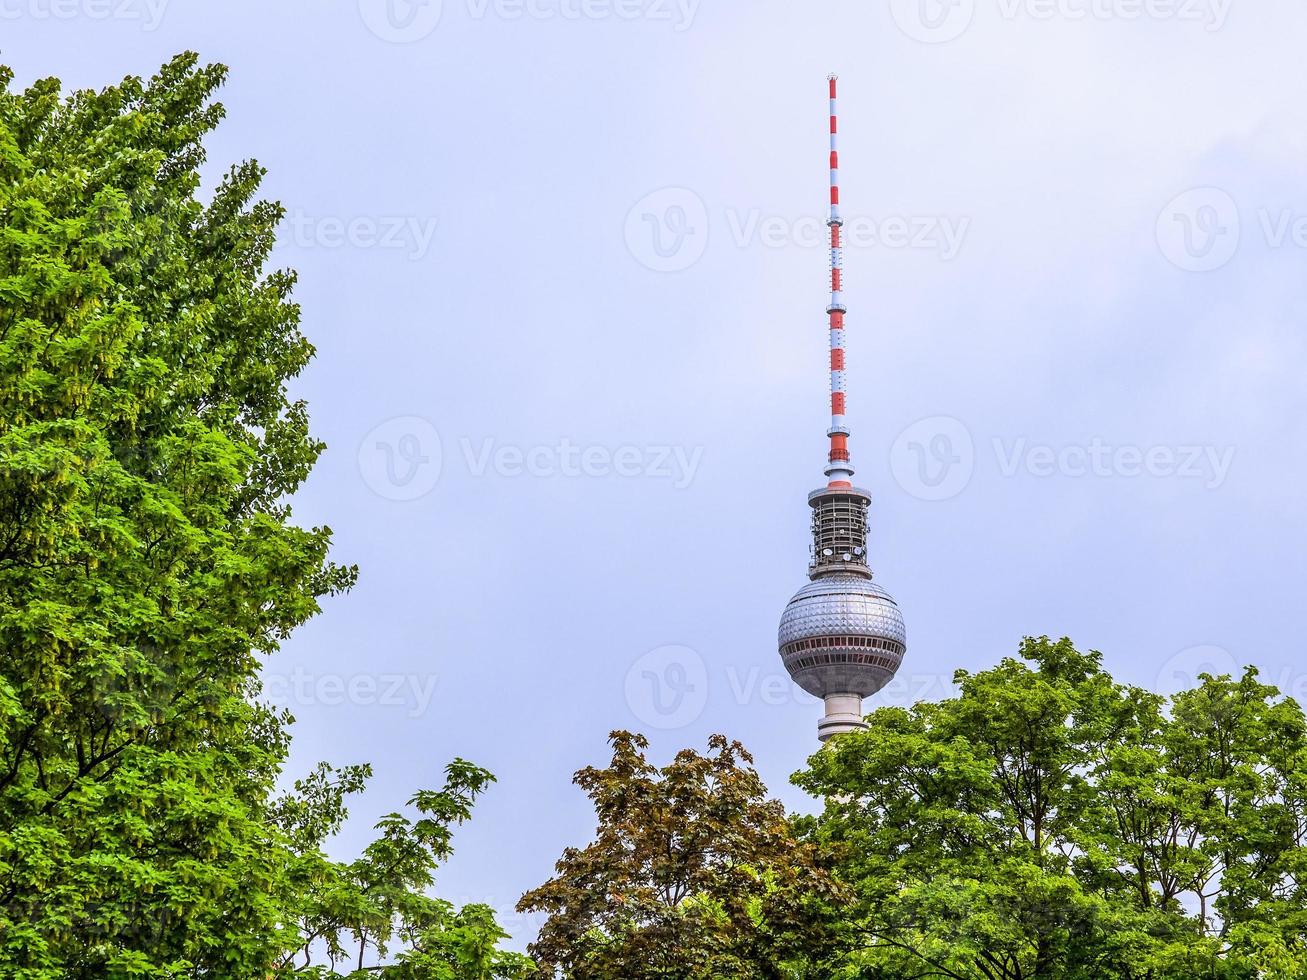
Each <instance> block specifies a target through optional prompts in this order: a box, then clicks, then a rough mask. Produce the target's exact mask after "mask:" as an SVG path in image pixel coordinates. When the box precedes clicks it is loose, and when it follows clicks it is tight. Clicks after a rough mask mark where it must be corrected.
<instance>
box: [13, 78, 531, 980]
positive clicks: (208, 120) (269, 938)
mask: <svg viewBox="0 0 1307 980" xmlns="http://www.w3.org/2000/svg"><path fill="white" fill-rule="evenodd" d="M224 75H225V69H223V68H222V67H221V66H207V67H206V66H200V65H199V64H198V61H197V59H196V57H195V56H194V55H184V56H180V57H178V58H176V59H174V60H173V61H172V62H171V63H169V64H168V65H166V66H164V68H163V69H162V70H161V71H160V72H159V74H158V75H157V76H155V77H154V78H153V79H151V80H150V81H149V82H144V81H142V80H141V79H138V78H128V79H126V80H124V81H123V82H122V83H121V84H119V85H117V86H113V87H109V88H106V89H104V90H103V91H100V92H91V91H84V92H77V93H75V94H73V95H71V96H69V97H64V96H63V95H62V94H61V92H60V86H59V83H58V81H57V80H56V79H46V80H43V81H39V82H37V83H35V84H33V85H32V86H31V87H30V88H28V89H27V90H25V91H21V92H17V91H11V90H10V82H11V80H12V73H11V72H9V70H8V69H0V974H2V975H4V976H5V977H12V978H16V980H46V978H56V977H58V978H78V977H88V978H89V977H106V976H108V977H139V978H153V977H169V978H175V977H184V976H194V977H200V976H203V977H224V978H246V977H249V978H255V977H257V978H260V980H266V978H267V977H268V976H270V975H271V971H272V970H273V969H274V968H277V967H278V965H280V966H281V968H282V972H287V973H288V972H291V971H292V966H291V964H292V962H293V958H292V957H290V956H288V952H289V951H291V950H295V949H299V948H301V947H302V946H303V945H304V940H305V938H306V936H310V937H311V936H317V937H319V938H321V939H322V941H323V942H326V943H328V944H330V943H331V942H333V941H335V940H334V939H330V938H325V937H330V936H335V935H340V934H341V933H342V931H344V932H348V931H350V930H353V931H354V932H355V933H356V934H357V935H359V936H362V937H363V939H364V940H365V942H364V945H365V947H367V945H368V941H369V940H370V941H371V949H372V952H373V954H374V955H377V954H378V950H379V948H380V947H381V946H384V945H386V944H392V946H393V947H395V948H394V950H393V951H394V952H396V953H398V954H399V962H398V963H397V964H396V965H395V966H394V968H393V970H392V971H391V972H392V973H393V975H395V976H400V977H446V976H459V977H463V976H467V977H489V976H499V975H501V973H502V969H503V968H506V967H505V964H504V963H503V962H497V961H495V955H494V954H492V953H490V952H488V951H487V950H486V949H485V948H484V941H485V940H487V938H490V939H495V938H497V937H498V936H499V933H498V930H497V928H496V927H494V925H493V922H491V921H489V919H488V917H487V916H486V914H485V912H484V910H479V909H475V908H474V909H469V910H464V911H462V912H456V911H455V910H452V909H450V908H448V907H447V906H444V905H440V904H439V903H435V902H434V901H433V900H430V899H427V898H425V897H424V896H423V895H422V894H421V890H422V889H423V888H425V887H426V885H428V884H429V883H430V874H431V869H432V867H433V866H434V864H435V863H436V862H437V861H439V860H440V859H441V858H443V856H444V855H445V854H446V853H447V851H448V845H449V840H448V832H449V827H450V825H451V823H455V822H457V821H458V820H461V819H462V818H463V817H465V816H466V807H467V806H468V805H470V801H471V799H472V797H474V796H475V795H476V793H477V792H479V791H480V790H481V788H482V787H483V786H484V785H485V781H486V779H487V778H488V776H487V775H486V774H484V773H481V772H480V771H479V770H475V769H473V768H472V767H468V766H466V765H465V764H458V765H456V766H455V767H453V768H452V769H451V770H450V773H449V782H448V785H447V786H446V787H445V789H444V790H443V791H441V792H423V793H419V794H418V795H417V796H415V797H414V800H413V801H412V802H413V807H414V809H415V810H416V811H417V813H418V816H417V817H416V818H412V819H410V818H408V817H403V816H400V815H394V816H392V817H389V818H387V819H386V820H385V821H383V824H382V826H381V828H380V830H381V836H380V838H379V840H378V841H377V842H376V843H375V844H373V845H372V846H371V847H369V848H368V850H367V852H366V853H365V854H364V855H363V857H362V858H361V859H360V860H359V861H356V862H353V863H351V864H347V865H334V864H332V863H331V862H329V861H327V860H326V859H325V858H324V857H323V856H322V854H321V847H322V846H323V844H324V842H325V840H326V838H327V837H328V836H329V835H330V834H331V833H332V832H334V830H335V829H336V828H337V827H338V826H339V822H340V820H341V819H343V816H344V807H343V803H342V799H343V795H344V793H346V792H348V791H351V790H354V789H357V788H359V787H360V786H361V783H362V780H363V778H364V777H365V775H366V773H365V772H364V771H363V770H361V769H347V770H342V771H340V772H338V773H333V772H332V771H331V770H328V769H323V770H319V771H318V772H317V773H315V774H314V775H313V776H311V777H309V778H308V779H307V780H305V781H304V782H302V783H301V784H300V787H299V792H298V794H295V795H293V796H292V797H291V798H286V799H282V800H280V801H278V800H277V799H276V797H275V784H276V781H277V779H278V777H279V774H280V772H281V767H282V764H283V762H284V759H285V755H286V749H287V743H288V734H287V725H288V723H289V721H290V719H289V717H288V716H286V715H284V714H277V713H274V712H272V711H270V710H269V709H268V708H266V707H264V706H262V705H261V704H260V703H259V702H258V693H259V685H258V671H259V667H260V664H261V662H262V661H261V658H262V656H263V655H265V654H268V653H270V652H271V651H273V650H275V649H276V648H277V646H278V644H279V643H280V642H281V641H282V640H284V639H285V638H286V637H287V636H288V635H289V634H290V633H291V631H292V630H294V629H295V628H296V627H297V626H299V625H300V624H301V623H303V622H304V621H305V620H306V619H308V618H309V617H310V616H312V615H313V614H315V613H316V612H317V611H318V608H319V602H320V600H321V599H322V598H323V597H325V596H327V595H330V594H332V593H336V592H339V591H341V590H344V589H346V588H348V587H349V586H350V584H351V583H352V582H353V580H354V576H355V572H354V570H353V569H352V568H348V567H342V566H340V565H337V564H334V563H333V562H332V561H331V560H330V559H329V558H328V549H329V545H330V532H329V530H328V529H327V528H325V527H323V528H302V527H299V526H297V525H296V524H295V523H294V522H293V521H292V519H291V512H290V508H289V506H288V505H287V503H286V499H287V497H288V495H289V494H291V493H293V491H294V490H295V489H296V488H297V487H298V486H299V485H300V483H301V482H302V481H303V480H304V478H305V477H306V476H307V474H308V472H309V470H310V468H311V467H312V466H313V464H314V461H315V460H316V459H317V457H318V455H319V453H320V452H321V451H322V445H321V443H319V442H318V441H316V440H315V439H313V438H312V436H311V435H310V434H309V429H308V417H307V411H306V408H305V406H304V404H303V403H301V402H298V401H295V400H293V399H292V398H291V397H290V396H289V394H288V391H287V386H288V384H289V383H290V381H291V380H292V379H293V378H294V377H295V376H296V375H297V374H298V373H299V372H300V371H301V370H302V369H303V368H304V367H305V365H306V364H307V363H308V361H309V359H310V357H311V356H312V353H313V349H312V347H311V346H310V344H309V343H308V341H307V340H306V339H305V338H304V336H303V335H302V334H301V333H300V330H299V309H298V308H297V306H296V305H295V304H294V303H293V302H292V301H291V298H290V295H291V289H292V286H293V285H294V282H295V277H294V275H293V273H290V272H286V271H265V264H266V262H267V259H268V255H269V251H270V249H271V248H272V245H273V240H274V235H275V228H276V225H277V222H278V220H279V219H280V218H281V216H282V210H281V208H280V207H279V206H278V205H275V204H272V203H269V202H266V201H260V200H258V199H257V196H256V195H257V191H258V186H259V182H260V179H261V176H262V171H261V170H260V168H259V167H258V166H257V165H256V164H254V163H253V162H246V163H242V164H239V165H237V166H234V167H232V168H231V169H230V170H229V171H228V172H227V174H226V176H225V177H224V178H223V179H222V181H221V183H220V184H219V186H218V187H217V189H216V191H214V192H213V194H212V197H211V199H210V200H209V201H208V202H207V203H201V202H200V200H199V199H198V197H197V191H198V190H199V185H200V178H199V173H198V168H199V166H200V164H201V163H202V162H203V160H204V146H203V140H204V138H205V136H206V135H207V134H208V133H209V132H210V130H212V128H213V127H214V126H215V125H216V124H217V122H218V121H219V120H220V118H221V117H222V109H221V107H220V106H219V105H217V104H216V103H214V102H213V101H212V98H213V94H214V92H215V90H216V89H217V87H218V86H219V85H220V84H221V82H222V80H223V78H224ZM305 929H307V930H310V931H309V932H307V933H303V934H302V933H301V930H305ZM392 941H394V942H393V943H392ZM491 945H493V942H492V943H491ZM460 963H472V964H474V965H473V966H468V967H467V968H466V969H464V968H463V967H462V966H459V965H457V964H460ZM451 971H452V972H451ZM460 971H461V972H460ZM496 971H500V972H496Z"/></svg>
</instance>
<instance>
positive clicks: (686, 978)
mask: <svg viewBox="0 0 1307 980" xmlns="http://www.w3.org/2000/svg"><path fill="white" fill-rule="evenodd" d="M611 742H612V746H613V756H612V762H611V763H610V764H609V766H608V768H606V769H596V768H587V769H583V770H581V771H580V772H578V773H577V774H576V779H575V782H576V784H577V785H578V786H580V787H581V788H582V789H583V790H585V792H586V794H587V795H588V796H589V797H590V799H591V800H592V801H593V803H594V807H595V812H596V815H597V816H598V820H599V826H598V829H597V831H596V834H595V839H594V841H593V842H592V843H590V844H589V845H588V846H587V847H585V848H581V849H576V848H569V849H568V850H566V851H565V852H564V853H563V856H562V858H561V859H560V860H559V862H558V865H557V869H556V870H557V874H556V876H555V877H554V878H553V879H552V880H550V881H549V882H547V883H546V884H544V885H542V886H541V887H540V888H538V889H536V890H534V891H532V892H529V893H527V895H526V896H524V897H523V899H522V901H521V903H520V905H519V906H518V908H519V910H520V911H523V912H544V913H547V915H548V918H547V920H546V921H545V924H544V926H543V928H542V929H541V932H540V937H539V939H538V940H537V942H536V943H535V944H533V945H532V947H531V952H532V954H533V955H534V956H535V957H536V959H537V960H538V961H539V963H540V973H541V975H542V976H550V977H552V976H555V975H556V974H558V973H559V972H560V971H561V973H562V975H564V976H566V977H569V978H575V980H646V978H647V980H655V978H665V980H673V978H674V980H690V978H717V977H734V978H742V980H743V978H751V977H757V978H780V977H797V976H801V975H804V974H803V972H802V971H803V970H804V969H805V966H806V965H807V964H810V963H812V962H814V961H817V960H819V959H820V958H821V957H822V956H823V955H824V954H825V952H826V950H827V948H828V945H829V942H830V938H831V933H830V923H829V921H828V920H827V919H826V918H825V917H824V915H823V913H822V910H821V904H822V902H823V900H833V899H835V898H836V897H837V895H838V892H837V889H836V888H835V887H834V885H833V883H832V881H831V880H830V878H829V876H828V875H827V874H826V872H825V871H824V870H823V869H822V868H821V867H820V865H819V863H818V860H817V855H816V852H815V850H814V848H813V847H811V846H810V845H806V844H801V843H799V842H798V841H796V840H795V839H794V837H793V835H792V833H791V830H790V826H789V823H788V822H787V820H786V818H785V813H784V810H783V809H782V808H781V806H780V804H779V803H777V802H775V801H774V800H770V799H768V797H767V791H766V787H765V786H764V785H763V783H762V780H761V779H759V777H758V774H757V773H756V772H755V771H754V770H753V768H752V763H753V760H752V758H751V757H750V756H749V754H748V753H747V752H746V751H745V750H744V748H743V747H742V746H741V745H740V744H739V743H738V742H728V741H727V740H726V739H725V738H724V737H722V736H720V735H715V736H713V737H712V738H711V739H710V740H709V743H708V749H709V751H708V753H707V754H706V755H700V754H699V753H697V752H694V751H692V750H689V749H687V750H684V751H682V752H680V753H679V754H678V755H677V756H676V758H675V759H674V760H673V761H672V762H671V763H669V764H668V765H667V766H664V767H663V768H661V769H659V768H658V767H656V766H655V765H653V764H652V763H651V762H649V760H648V759H647V758H646V757H645V749H646V748H647V747H648V742H647V741H646V740H645V738H644V737H643V736H640V735H632V734H630V733H628V732H614V733H613V734H612V736H611Z"/></svg>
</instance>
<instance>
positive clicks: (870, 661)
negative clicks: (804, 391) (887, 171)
mask: <svg viewBox="0 0 1307 980" xmlns="http://www.w3.org/2000/svg"><path fill="white" fill-rule="evenodd" d="M837 138H838V125H837V122H836V76H834V75H831V76H830V219H829V220H828V221H827V225H828V226H829V227H830V270H831V271H830V288H831V296H830V305H829V306H828V307H827V309H826V312H827V314H828V315H829V317H830V392H831V394H830V402H831V405H830V408H831V424H830V429H829V431H828V432H827V433H826V434H827V436H829V438H830V452H829V455H828V456H827V464H826V477H827V480H828V482H827V484H826V486H825V487H823V488H822V489H820V490H814V491H813V492H812V493H810V494H808V506H809V507H811V508H812V554H811V558H810V560H809V562H808V578H810V579H811V580H812V581H810V582H809V583H808V584H807V585H805V586H804V587H803V588H801V589H800V590H799V591H798V592H797V593H795V596H794V598H793V599H791V600H790V602H789V605H787V606H786V607H785V612H784V614H783V615H782V616H781V626H780V632H779V637H778V644H779V646H780V655H781V660H782V662H784V664H785V669H786V670H787V671H789V673H790V676H791V677H792V678H794V682H795V683H796V684H798V685H799V687H801V688H803V689H804V690H805V691H807V692H808V693H809V694H813V695H815V696H817V697H819V698H821V699H823V701H824V702H825V707H826V713H825V716H824V717H823V718H822V719H821V721H820V722H818V723H817V737H818V738H819V739H820V740H821V741H823V742H825V741H826V740H827V739H828V738H830V737H831V736H832V735H838V734H840V733H842V732H849V731H854V730H856V729H859V728H865V727H866V723H865V722H864V721H863V720H862V700H863V698H867V697H870V696H871V695H873V694H875V693H876V692H877V691H879V690H880V689H881V688H882V687H884V686H885V685H886V684H887V683H889V681H890V679H891V678H892V677H893V676H894V675H895V673H897V671H898V669H899V665H900V664H901V663H902V662H903V655H904V653H905V652H906V651H907V634H906V632H905V630H904V626H903V615H902V614H901V613H900V612H899V607H898V604H897V603H896V602H895V601H894V599H893V598H892V597H891V596H890V594H889V593H888V592H886V591H885V590H884V589H882V588H881V587H880V586H879V585H878V584H876V583H875V582H874V581H873V580H872V573H871V569H870V568H869V567H868V566H867V509H868V507H869V506H870V505H871V495H870V494H869V493H868V492H867V491H866V490H861V489H859V488H858V487H855V486H854V485H853V465H852V463H851V462H850V458H849V446H848V442H849V429H848V426H847V425H846V424H845V414H844V411H845V403H844V398H845V379H844V314H845V307H844V292H843V285H844V283H843V261H844V260H843V244H842V241H841V234H842V228H843V225H844V222H843V219H841V218H840V186H839V175H840V168H839V150H838V147H837Z"/></svg>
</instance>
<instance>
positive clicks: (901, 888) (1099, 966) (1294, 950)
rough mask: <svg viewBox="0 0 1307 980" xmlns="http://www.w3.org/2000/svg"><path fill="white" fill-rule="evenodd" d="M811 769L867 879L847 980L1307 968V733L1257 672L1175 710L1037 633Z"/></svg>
mask: <svg viewBox="0 0 1307 980" xmlns="http://www.w3.org/2000/svg"><path fill="white" fill-rule="evenodd" d="M957 682H958V684H959V685H960V693H959V695H958V696H957V697H956V698H953V699H949V700H945V701H943V702H939V703H924V704H919V705H917V706H915V707H913V708H912V709H902V708H882V709H880V710H878V711H875V712H873V713H872V714H871V715H870V716H869V718H868V721H869V723H870V728H869V729H868V730H867V731H865V732H859V733H853V734H850V735H847V736H844V737H841V738H840V739H838V740H836V742H835V743H834V744H833V745H832V746H831V747H830V749H829V750H828V751H825V752H822V753H820V754H819V755H817V756H814V757H813V759H812V760H811V762H810V768H809V769H808V770H807V771H805V772H803V773H800V774H799V775H798V776H797V777H796V781H797V782H798V783H799V785H801V786H803V787H804V788H806V789H808V790H809V791H811V792H812V793H814V794H816V795H819V796H822V797H825V799H826V806H825V811H824V813H823V814H822V815H821V816H820V817H818V818H815V819H809V820H806V821H804V828H803V829H804V832H805V836H806V837H807V838H808V839H809V840H811V841H814V842H819V843H820V844H821V845H822V846H824V847H831V848H833V849H835V851H836V852H837V853H838V855H839V858H838V873H839V876H840V877H841V878H842V879H843V881H845V882H846V883H847V884H848V885H849V886H850V887H851V888H852V889H853V890H854V891H855V893H856V895H857V902H856V906H855V907H854V910H853V911H852V913H851V915H850V917H849V920H848V923H849V929H850V933H851V935H852V937H853V944H854V945H855V946H856V947H857V952H856V953H854V954H852V955H851V956H850V957H849V958H848V959H847V962H846V964H845V967H844V971H843V975H844V976H847V977H915V976H941V977H954V978H959V980H961V978H966V980H972V978H975V980H1017V978H1031V980H1033V978H1043V977H1057V978H1067V980H1078V978H1084V980H1090V978H1098V977H1106V976H1111V977H1121V978H1130V980H1172V978H1174V980H1179V978H1188V977H1212V978H1254V977H1278V978H1289V977H1300V976H1307V966H1305V965H1304V964H1305V963H1307V917H1305V916H1307V892H1305V891H1304V888H1303V883H1305V882H1304V878H1303V870H1304V865H1303V862H1304V860H1305V859H1307V849H1304V843H1307V795H1304V789H1305V788H1307V784H1305V783H1304V779H1305V778H1307V738H1305V732H1307V725H1305V724H1304V718H1303V713H1302V711H1301V709H1300V708H1299V706H1298V705H1297V704H1296V703H1295V702H1293V701H1291V700H1286V699H1283V698H1281V697H1280V696H1279V692H1278V691H1276V690H1275V689H1274V688H1271V687H1269V686H1266V685H1264V684H1262V683H1261V682H1260V681H1259V680H1258V678H1257V673H1256V671H1255V670H1251V669H1250V670H1249V671H1248V672H1247V673H1246V674H1245V675H1244V676H1243V677H1242V678H1239V679H1237V680H1236V679H1232V678H1230V677H1209V676H1204V677H1203V678H1202V681H1201V684H1200V685H1199V686H1198V687H1197V688H1195V689H1193V690H1191V691H1187V692H1184V693H1182V694H1180V695H1178V696H1177V697H1176V698H1174V699H1173V700H1172V701H1171V702H1170V703H1169V704H1168V703H1167V702H1166V700H1165V699H1164V698H1162V697H1160V696H1158V695H1155V694H1152V693H1149V692H1146V691H1143V690H1140V689H1138V688H1134V687H1130V686H1126V685H1122V684H1118V683H1115V682H1114V681H1113V680H1112V678H1111V677H1110V676H1109V675H1108V674H1107V673H1106V672H1105V671H1104V670H1103V669H1102V666H1101V662H1100V657H1099V655H1098V654H1096V653H1088V654H1086V653H1081V652H1079V651H1077V650H1076V649H1075V648H1074V647H1073V646H1072V644H1071V642H1070V641H1069V640H1061V641H1058V642H1051V641H1049V640H1048V639H1046V638H1045V639H1039V640H1028V641H1026V642H1025V643H1024V644H1023V646H1022V649H1021V660H1005V661H1004V662H1003V663H1001V664H1000V665H999V666H997V667H995V668H993V669H992V670H987V671H983V672H981V673H977V674H969V673H967V672H965V671H964V672H959V674H958V676H957Z"/></svg>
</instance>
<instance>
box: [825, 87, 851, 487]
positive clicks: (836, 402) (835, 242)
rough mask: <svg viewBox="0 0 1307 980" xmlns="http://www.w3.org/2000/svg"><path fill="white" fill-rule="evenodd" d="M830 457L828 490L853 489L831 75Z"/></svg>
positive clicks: (834, 96)
mask: <svg viewBox="0 0 1307 980" xmlns="http://www.w3.org/2000/svg"><path fill="white" fill-rule="evenodd" d="M829 82H830V217H829V218H828V219H827V221H826V225H827V227H829V228H830V305H829V306H827V307H826V313H827V315H828V316H829V318H830V430H829V431H828V432H827V433H826V434H827V435H828V436H829V437H830V455H829V456H828V457H827V465H826V476H827V477H828V478H829V480H830V482H829V483H828V484H827V485H828V486H829V487H830V488H831V489H839V490H846V489H849V488H851V487H852V486H853V464H852V463H851V462H850V459H849V429H848V426H847V425H846V424H845V417H844V400H845V390H846V389H845V383H844V314H845V312H846V310H845V306H844V241H843V229H844V219H843V218H841V217H840V150H839V129H840V127H839V101H838V100H839V96H838V89H837V85H838V83H839V76H838V75H833V74H832V75H830V76H829Z"/></svg>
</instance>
